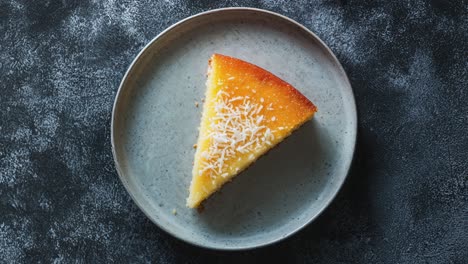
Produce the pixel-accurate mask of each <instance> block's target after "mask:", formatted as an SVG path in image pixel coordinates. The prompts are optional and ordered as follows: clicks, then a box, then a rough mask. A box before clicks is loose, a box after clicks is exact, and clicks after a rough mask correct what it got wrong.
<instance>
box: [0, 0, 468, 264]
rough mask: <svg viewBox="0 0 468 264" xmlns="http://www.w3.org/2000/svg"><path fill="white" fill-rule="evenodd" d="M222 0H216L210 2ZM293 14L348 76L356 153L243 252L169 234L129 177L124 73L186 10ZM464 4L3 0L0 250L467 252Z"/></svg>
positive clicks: (348, 259)
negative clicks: (121, 92) (345, 170)
mask: <svg viewBox="0 0 468 264" xmlns="http://www.w3.org/2000/svg"><path fill="white" fill-rule="evenodd" d="M213 2H214V1H213ZM238 5H243V6H255V7H259V8H265V9H269V10H273V11H277V12H279V13H282V14H284V15H287V16H289V17H291V18H293V19H295V20H297V21H299V22H301V23H303V24H304V25H305V26H306V27H308V28H309V29H311V30H312V31H314V32H316V33H317V34H318V35H319V36H320V37H321V38H322V39H323V40H324V41H325V42H326V43H327V44H328V45H329V46H330V47H331V48H332V50H333V51H334V52H335V53H336V55H337V56H338V58H339V59H340V60H341V62H342V64H343V66H344V68H345V70H346V71H347V72H348V75H349V77H350V80H351V83H352V85H353V89H354V91H355V96H356V101H357V105H358V110H359V139H358V147H357V153H356V160H355V164H354V167H353V169H352V172H351V174H350V177H349V178H348V180H347V182H346V184H345V186H344V188H343V190H342V191H341V192H340V194H339V195H338V197H337V199H336V200H335V201H334V202H333V203H332V205H331V206H330V208H328V209H327V210H326V212H325V213H324V214H323V215H322V216H321V217H320V218H319V219H318V220H317V221H316V222H314V223H313V224H311V225H310V226H308V227H307V228H306V229H305V230H303V231H301V232H300V233H298V234H296V235H294V236H293V237H292V238H290V239H287V240H286V241H283V242H281V243H279V244H276V245H273V246H270V247H267V248H262V249H258V250H252V251H246V252H217V251H210V250H204V249H200V248H196V247H193V246H190V245H187V244H185V243H183V242H180V241H178V240H177V239H175V238H173V237H171V236H169V235H168V234H166V233H164V232H162V231H161V230H160V229H159V228H157V227H156V226H155V225H154V224H152V223H151V222H150V221H149V220H148V219H147V218H146V217H145V216H144V215H143V214H142V213H141V212H140V211H139V210H138V209H137V208H136V206H135V205H134V204H133V202H132V201H131V200H130V197H129V195H128V194H127V193H126V192H125V190H124V189H123V187H122V185H121V184H120V182H119V181H118V178H117V176H116V172H115V170H114V167H113V160H112V156H111V147H110V139H109V135H110V134H109V123H110V114H111V107H112V103H113V99H114V95H115V92H116V90H117V87H118V84H119V82H120V80H121V78H122V76H123V73H124V72H125V70H126V68H127V67H128V65H129V63H130V62H131V61H132V59H133V58H134V56H135V55H136V54H137V52H138V51H139V50H140V49H141V48H142V47H143V46H144V45H145V44H146V43H147V42H148V41H149V40H150V39H152V38H153V37H154V36H155V35H157V34H158V33H159V32H161V31H162V30H163V29H164V28H166V27H167V26H169V25H171V24H172V23H174V22H177V21H178V20H180V19H182V18H185V17H187V16H189V15H192V14H195V13H198V12H200V11H204V10H208V9H212V8H216V7H224V6H238ZM467 14H468V7H467V4H466V2H463V1H443V0H437V1H436V0H433V1H409V2H403V1H331V0H330V1H305V0H302V1H262V0H256V1H218V2H217V3H216V4H213V3H211V1H179V0H167V1H150V0H145V1H113V0H107V1H94V2H91V1H76V2H74V1H67V0H63V1H19V0H17V1H15V0H6V1H5V0H3V1H0V47H1V49H0V74H1V75H0V76H1V82H0V103H1V108H0V109H1V112H0V262H1V263H14V262H25V263H31V262H36V261H40V262H43V263H52V262H54V263H71V262H73V263H75V261H76V262H77V263H82V262H83V263H84V262H86V263H91V262H94V263H103V262H111V261H114V262H120V263H127V262H132V263H148V262H154V263H179V262H180V263H206V262H207V261H212V262H215V263H238V262H241V263H260V262H261V261H262V260H263V261H264V260H270V261H273V262H274V263H276V262H280V263H467V260H468V246H467V245H468V87H467V86H468V60H467V58H468V51H467V43H468V16H467Z"/></svg>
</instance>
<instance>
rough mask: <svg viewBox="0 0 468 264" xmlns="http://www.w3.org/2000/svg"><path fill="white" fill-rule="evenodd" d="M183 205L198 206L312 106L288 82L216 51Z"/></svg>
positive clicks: (298, 123) (313, 109) (308, 115)
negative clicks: (190, 177) (187, 193)
mask: <svg viewBox="0 0 468 264" xmlns="http://www.w3.org/2000/svg"><path fill="white" fill-rule="evenodd" d="M206 85H207V90H206V95H205V103H204V105H203V114H202V119H201V125H200V134H199V138H198V142H197V150H196V153H195V160H194V165H193V172H192V182H191V185H190V195H189V197H188V199H187V206H188V207H191V208H196V207H198V206H199V205H200V203H201V202H202V201H203V200H205V199H206V198H208V197H209V196H210V195H211V194H213V193H214V192H216V191H217V190H218V189H219V188H220V187H221V186H222V185H223V184H224V183H226V182H228V181H230V180H231V179H232V178H233V177H234V176H236V175H237V174H239V173H240V172H241V171H243V170H244V169H245V168H247V167H248V166H249V165H251V164H252V163H253V162H254V161H255V160H257V159H258V158H259V157H260V156H262V155H263V154H264V153H265V152H267V151H268V150H270V149H271V148H273V147H274V146H275V145H276V144H278V143H279V142H281V141H282V140H283V139H285V138H286V137H287V136H289V135H290V134H291V133H292V132H293V131H294V130H295V129H297V128H298V127H300V126H301V125H302V124H304V122H306V121H308V120H310V119H311V118H312V116H313V115H314V113H315V112H316V107H315V106H314V104H312V102H311V101H309V100H308V99H307V98H306V97H305V96H304V95H302V94H301V93H300V92H299V91H298V90H296V89H295V88H294V87H292V86H291V85H290V84H288V83H286V82H285V81H283V80H281V79H280V78H278V77H276V76H275V75H273V74H272V73H270V72H268V71H266V70H264V69H262V68H260V67H258V66H255V65H253V64H250V63H248V62H245V61H242V60H239V59H236V58H232V57H228V56H224V55H219V54H214V55H213V56H212V57H211V59H210V61H209V67H208V79H207V84H206Z"/></svg>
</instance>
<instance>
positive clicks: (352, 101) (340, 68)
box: [110, 7, 358, 251]
mask: <svg viewBox="0 0 468 264" xmlns="http://www.w3.org/2000/svg"><path fill="white" fill-rule="evenodd" d="M226 11H228V12H229V11H239V12H242V11H249V12H251V11H254V12H260V13H264V14H266V15H269V16H272V17H275V18H277V19H280V20H284V21H286V22H288V23H290V24H292V25H294V26H297V27H298V28H299V30H301V31H303V33H307V34H308V35H309V36H310V37H312V39H314V40H316V41H317V42H318V44H319V45H320V46H321V48H323V49H325V51H326V52H327V53H328V54H327V55H328V56H330V57H331V59H332V60H333V63H335V64H336V66H337V70H338V71H339V72H340V73H341V74H342V76H343V80H344V81H345V84H346V85H347V88H348V89H349V92H350V95H351V98H348V100H349V104H350V105H351V107H352V109H353V110H354V111H353V112H354V113H353V114H352V116H351V118H352V119H353V120H352V121H353V122H354V127H353V130H352V133H353V134H354V135H353V137H352V140H353V142H352V148H351V152H350V153H351V156H350V157H349V159H348V160H347V161H346V162H347V164H345V166H344V167H345V171H346V175H345V176H344V178H343V180H342V181H341V182H340V183H338V188H337V190H336V192H335V193H333V194H332V196H331V199H329V200H328V201H327V202H326V203H325V206H323V207H322V208H321V209H320V210H318V212H317V214H316V215H315V216H313V217H311V218H310V219H309V220H308V221H307V222H305V223H304V224H302V225H299V226H297V227H295V228H294V229H292V230H291V231H289V232H288V233H287V234H286V235H283V236H280V237H277V238H274V239H271V240H268V241H266V242H263V243H258V244H257V245H247V246H237V247H228V246H225V245H224V244H218V245H217V246H216V245H206V244H203V243H198V242H197V241H195V240H188V239H185V238H183V237H181V236H179V235H178V234H177V233H176V232H172V231H170V230H168V229H166V228H165V227H164V226H162V225H160V224H159V223H158V222H157V221H156V220H155V219H153V218H152V217H150V215H149V213H148V212H147V211H146V209H145V208H144V207H143V206H142V205H141V204H140V203H139V201H138V200H137V198H136V197H135V196H134V195H133V193H132V191H131V190H130V186H129V185H128V183H127V182H126V181H125V180H124V177H123V172H122V169H121V166H120V163H119V161H118V158H117V153H116V144H115V136H114V134H115V130H114V126H115V119H116V109H117V105H118V102H119V99H120V98H121V94H122V91H123V90H124V87H125V85H126V82H127V79H128V76H129V74H130V72H131V71H132V69H133V68H134V66H135V65H136V64H137V63H138V61H139V60H140V58H141V57H142V55H143V54H144V53H145V52H146V51H147V50H148V49H149V48H150V47H151V46H152V45H153V44H154V43H156V42H157V41H158V40H159V39H161V38H162V37H163V36H165V35H166V34H168V33H169V32H170V31H172V30H173V29H175V28H176V27H178V26H179V25H182V24H184V23H187V22H189V21H190V20H192V19H195V18H198V17H202V16H206V15H211V14H214V13H222V12H226ZM110 126H111V127H110V134H111V135H110V140H111V147H112V157H113V160H114V165H115V168H116V171H117V175H118V177H119V180H120V182H121V183H122V185H123V186H124V188H125V190H126V191H127V193H128V194H129V195H130V197H131V199H132V200H133V202H134V203H135V204H136V206H137V207H138V208H139V209H140V211H142V212H143V214H145V216H146V217H147V218H148V219H150V221H151V222H153V223H154V224H155V225H156V226H157V227H159V228H160V229H161V230H163V231H164V232H166V233H167V234H170V235H172V236H173V237H175V238H177V239H179V240H181V241H184V242H186V243H188V244H191V245H194V246H198V247H201V248H206V249H214V250H224V251H239V250H249V249H255V248H261V247H266V246H269V245H272V244H275V243H278V242H280V241H283V240H285V239H286V238H289V237H291V236H292V235H294V234H296V233H297V232H299V231H300V230H302V229H303V228H304V227H306V226H308V225H309V224H310V223H312V222H313V221H314V220H315V219H317V218H318V217H319V216H320V215H321V214H322V213H323V212H324V211H325V210H326V209H327V208H328V207H329V206H330V204H331V203H332V202H333V201H334V200H335V198H336V196H337V195H338V193H339V192H340V190H341V189H342V187H343V185H344V183H345V181H346V179H347V178H348V175H349V171H350V168H351V165H352V163H353V161H354V156H355V151H356V142H357V128H358V127H357V126H358V115H357V107H356V101H355V96H354V92H353V89H352V86H351V82H350V81H349V78H348V75H347V74H346V71H345V70H344V68H343V66H342V65H341V63H340V61H339V60H338V58H337V57H336V55H335V54H334V53H333V51H332V50H331V49H330V48H329V47H328V46H327V45H326V44H325V42H323V40H322V39H320V38H319V37H318V36H317V35H316V34H315V33H314V32H312V31H311V30H309V29H308V28H307V27H305V26H304V25H302V24H301V23H299V22H297V21H295V20H294V19H291V18H289V17H287V16H285V15H282V14H279V13H276V12H274V11H270V10H265V9H260V8H254V7H224V8H217V9H211V10H208V11H203V12H200V13H197V14H194V15H191V16H188V17H186V18H184V19H181V20H179V21H178V22H176V23H174V24H172V25H171V26H169V27H167V28H166V29H164V30H163V31H162V32H160V33H159V34H157V35H156V37H154V38H153V39H151V40H150V41H149V42H148V43H147V44H146V45H145V46H144V47H143V48H142V49H141V50H140V51H139V52H138V54H137V55H136V57H135V58H134V59H133V61H132V62H131V63H130V65H129V66H128V68H127V70H126V71H125V74H124V76H123V77H122V80H121V82H120V84H119V87H118V89H117V92H116V94H115V98H114V103H113V106H112V114H111V123H110Z"/></svg>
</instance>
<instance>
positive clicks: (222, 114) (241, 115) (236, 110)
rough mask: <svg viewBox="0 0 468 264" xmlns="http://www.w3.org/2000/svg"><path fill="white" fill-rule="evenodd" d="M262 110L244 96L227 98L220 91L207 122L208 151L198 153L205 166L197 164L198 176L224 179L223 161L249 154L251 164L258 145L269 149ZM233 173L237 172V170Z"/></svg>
mask: <svg viewBox="0 0 468 264" xmlns="http://www.w3.org/2000/svg"><path fill="white" fill-rule="evenodd" d="M262 99H263V98H262ZM260 101H261V102H262V101H263V100H260ZM234 102H235V103H234ZM269 108H271V104H270V105H269ZM262 109H264V108H263V105H262V104H257V103H255V102H253V101H251V100H250V98H249V97H248V96H245V97H241V96H238V97H232V98H230V96H229V94H228V93H226V92H224V91H222V90H220V91H219V92H218V93H217V95H216V98H215V104H214V110H215V115H214V116H213V117H212V118H211V119H210V127H209V131H208V135H207V138H208V139H209V140H211V144H210V147H209V149H208V150H206V151H204V152H202V153H201V156H202V157H203V158H204V159H205V162H203V163H202V164H201V170H200V171H199V173H200V174H202V173H204V172H205V171H208V172H209V175H210V176H211V177H212V178H213V179H214V178H215V177H218V176H221V177H227V176H228V174H227V173H226V172H223V171H225V170H226V169H227V168H228V165H227V164H225V161H226V160H228V159H230V158H231V157H233V156H235V155H236V154H237V153H240V154H249V153H250V154H249V155H248V158H249V159H251V160H253V159H254V154H253V152H254V151H255V150H256V149H258V148H260V147H261V146H262V144H268V145H271V141H273V139H274V135H273V133H272V131H271V130H270V129H269V128H268V127H266V126H265V125H264V121H265V120H264V119H265V118H264V116H263V115H262ZM239 160H240V158H239ZM235 170H236V171H238V170H239V168H235Z"/></svg>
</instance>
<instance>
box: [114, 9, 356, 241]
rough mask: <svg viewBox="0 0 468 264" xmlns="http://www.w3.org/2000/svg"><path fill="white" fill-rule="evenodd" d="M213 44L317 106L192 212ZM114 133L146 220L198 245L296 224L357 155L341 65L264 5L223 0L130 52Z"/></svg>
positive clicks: (264, 234)
mask: <svg viewBox="0 0 468 264" xmlns="http://www.w3.org/2000/svg"><path fill="white" fill-rule="evenodd" d="M213 53H221V54H225V55H229V56H234V57H237V58H240V59H243V60H246V61H248V62H251V63H254V64H256V65H259V66H260V67H262V68H265V69H267V70H268V71H271V72H272V73H274V74H275V75H277V76H279V77H280V78H282V79H284V80H286V81H287V82H289V83H291V84H292V85H293V86H294V87H296V88H297V89H298V90H300V91H301V92H302V93H303V94H304V95H305V96H306V97H308V98H309V99H310V100H311V101H313V102H314V104H316V105H317V107H318V112H317V114H316V116H315V117H314V119H313V120H312V121H310V122H308V123H306V124H305V125H304V126H303V127H301V128H300V129H299V130H298V131H296V132H295V133H294V134H293V135H291V136H290V137H289V138H287V139H286V140H285V141H284V142H282V143H281V144H280V145H279V146H277V147H276V148H274V149H273V150H271V151H270V152H269V153H268V154H267V155H266V156H264V157H262V158H260V159H259V160H258V161H257V162H256V163H255V164H253V165H252V166H251V167H250V168H249V169H248V170H246V171H245V172H243V173H241V174H240V175H239V176H238V177H236V178H235V179H234V180H233V181H232V182H231V183H229V184H227V185H225V186H224V187H223V188H222V189H221V191H219V192H218V193H216V194H214V195H213V196H212V197H210V198H209V199H208V200H207V201H206V202H205V203H204V207H205V208H204V210H203V211H202V212H198V211H197V210H193V209H189V208H187V207H186V206H185V201H186V198H187V195H188V187H189V184H190V180H191V170H192V161H193V155H194V152H195V150H194V149H193V148H192V146H193V144H194V143H195V142H196V140H197V137H198V130H197V127H198V126H199V122H200V117H201V111H202V109H201V107H199V108H197V107H195V102H200V103H201V99H202V98H203V95H204V91H205V78H206V76H205V73H206V69H207V63H208V59H209V58H210V56H211V55H212V54H213ZM200 105H201V104H200ZM111 133H112V147H113V154H114V158H115V162H116V167H117V171H118V174H119V176H120V179H121V181H122V183H123V185H124V186H125V188H126V189H127V191H128V192H129V193H130V195H131V197H132V198H133V200H134V201H135V203H136V204H137V205H138V206H139V207H140V208H141V210H142V211H143V212H144V213H145V214H146V215H147V216H148V217H149V218H150V219H151V220H152V221H153V222H154V223H156V224H157V225H158V226H160V227H161V228H162V229H164V230H166V231H167V232H168V233H170V234H172V235H174V236H176V237H178V238H180V239H182V240H185V241H187V242H189V243H192V244H195V245H199V246H203V247H208V248H215V249H230V250H233V249H246V248H253V247H258V246H263V245H267V244H271V243H273V242H276V241H279V240H281V239H283V238H285V237H287V236H289V235H291V234H293V233H294V232H296V231H298V230H299V229H301V228H302V227H304V226H305V225H306V224H308V223H309V222H311V221H312V220H313V219H314V218H316V217H317V216H318V215H319V214H320V213H321V212H322V211H323V210H324V209H325V208H326V207H327V205H328V204H329V203H330V202H331V201H332V199H333V198H334V197H335V195H336V194H337V192H338V190H339V189H340V186H341V185H342V183H343V181H344V180H345V177H346V175H347V173H348V169H349V167H350V164H351V160H352V157H353V151H354V145H355V141H356V109H355V104H354V98H353V93H352V90H351V87H350V84H349V81H348V79H347V77H346V74H345V72H344V71H343V69H342V67H341V65H340V63H339V62H338V61H337V59H336V57H335V56H334V55H333V54H332V52H331V51H330V49H328V48H327V46H326V45H325V44H324V43H323V42H322V41H321V40H320V39H319V38H318V37H317V36H315V35H314V34H313V33H312V32H310V31H309V30H307V29H306V28H305V27H303V26H301V25H300V24H298V23H297V22H294V21H293V20H291V19H289V18H286V17H284V16H281V15H279V14H275V13H272V12H269V11H265V10H259V9H251V8H227V9H218V10H213V11H209V12H205V13H201V14H198V15H195V16H192V17H190V18H187V19H185V20H182V21H180V22H178V23H177V24H175V25H173V26H171V27H170V28H168V29H167V30H165V31H164V32H163V33H161V34H160V35H159V36H157V37H156V38H155V39H153V40H152V41H151V42H150V43H149V44H148V45H147V46H146V47H145V48H144V49H143V50H142V51H141V52H140V54H138V56H137V58H136V59H135V60H134V62H133V63H132V64H131V66H130V68H129V70H128V71H127V73H126V74H125V77H124V78H123V81H122V83H121V85H120V88H119V91H118V93H117V96H116V99H115V104H114V109H113V114H112V132H111ZM174 212H176V213H175V214H174Z"/></svg>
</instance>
